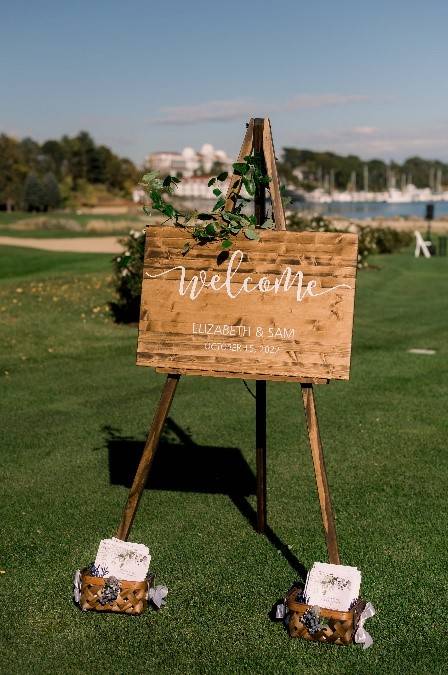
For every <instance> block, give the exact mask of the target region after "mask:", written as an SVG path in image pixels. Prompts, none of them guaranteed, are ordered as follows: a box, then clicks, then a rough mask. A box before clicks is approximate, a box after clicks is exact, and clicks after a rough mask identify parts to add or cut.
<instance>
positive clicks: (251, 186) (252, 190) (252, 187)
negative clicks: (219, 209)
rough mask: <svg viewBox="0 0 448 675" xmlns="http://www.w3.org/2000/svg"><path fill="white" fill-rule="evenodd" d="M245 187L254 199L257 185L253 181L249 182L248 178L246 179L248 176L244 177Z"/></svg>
mask: <svg viewBox="0 0 448 675" xmlns="http://www.w3.org/2000/svg"><path fill="white" fill-rule="evenodd" d="M243 185H244V187H245V188H246V190H247V193H248V194H249V195H250V196H251V197H253V196H254V194H255V184H254V183H253V182H252V181H251V180H249V179H248V178H246V176H243Z"/></svg>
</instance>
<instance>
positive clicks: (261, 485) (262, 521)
mask: <svg viewBox="0 0 448 675" xmlns="http://www.w3.org/2000/svg"><path fill="white" fill-rule="evenodd" d="M255 391H256V401H255V417H256V422H255V424H256V432H255V443H256V446H257V454H256V458H257V532H260V533H261V532H264V530H265V527H266V381H265V380H257V382H256V385H255Z"/></svg>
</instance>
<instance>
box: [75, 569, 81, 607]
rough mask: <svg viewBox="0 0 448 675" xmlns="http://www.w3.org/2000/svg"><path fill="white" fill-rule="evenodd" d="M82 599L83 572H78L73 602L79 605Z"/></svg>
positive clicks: (76, 573)
mask: <svg viewBox="0 0 448 675" xmlns="http://www.w3.org/2000/svg"><path fill="white" fill-rule="evenodd" d="M80 599H81V570H76V572H75V576H74V578H73V600H74V601H75V602H76V604H77V605H79V601H80Z"/></svg>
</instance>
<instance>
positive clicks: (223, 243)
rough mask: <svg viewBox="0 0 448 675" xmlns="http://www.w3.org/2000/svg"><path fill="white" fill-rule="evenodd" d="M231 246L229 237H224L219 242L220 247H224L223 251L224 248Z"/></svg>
mask: <svg viewBox="0 0 448 675" xmlns="http://www.w3.org/2000/svg"><path fill="white" fill-rule="evenodd" d="M231 246H232V242H231V241H230V239H224V240H223V241H222V242H221V248H222V249H224V251H226V250H227V249H228V248H230V247H231Z"/></svg>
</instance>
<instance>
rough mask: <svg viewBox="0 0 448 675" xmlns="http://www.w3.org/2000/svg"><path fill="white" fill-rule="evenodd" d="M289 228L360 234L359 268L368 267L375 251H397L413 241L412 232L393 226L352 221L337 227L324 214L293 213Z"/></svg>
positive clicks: (290, 217) (289, 219) (289, 220)
mask: <svg viewBox="0 0 448 675" xmlns="http://www.w3.org/2000/svg"><path fill="white" fill-rule="evenodd" d="M288 230H296V231H304V230H308V231H310V230H311V231H313V232H354V233H355V234H357V235H358V268H359V269H360V268H362V267H368V266H369V263H368V257H369V256H370V255H374V254H375V253H395V252H397V251H400V250H401V249H402V248H405V247H406V246H409V244H410V243H411V241H412V234H411V233H410V232H402V231H399V230H394V229H393V228H391V227H370V226H369V225H359V224H357V223H352V224H350V225H348V226H347V227H335V226H334V225H333V224H332V222H331V221H330V220H327V219H326V218H324V217H323V216H313V217H311V218H304V217H303V216H300V215H299V214H291V215H290V216H289V218H288Z"/></svg>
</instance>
